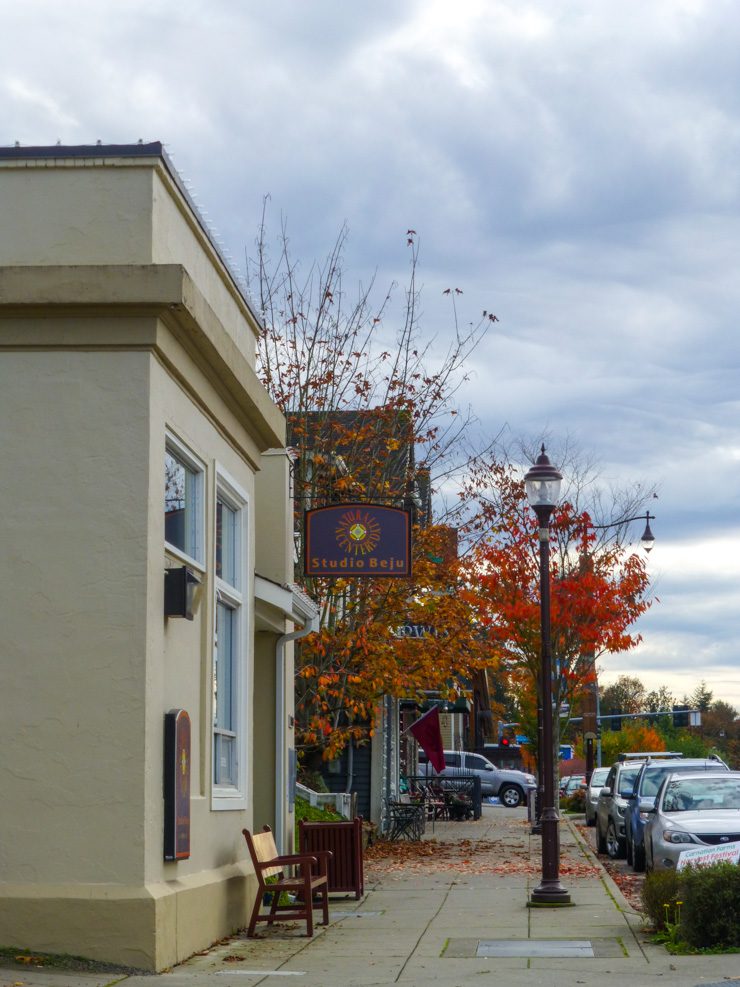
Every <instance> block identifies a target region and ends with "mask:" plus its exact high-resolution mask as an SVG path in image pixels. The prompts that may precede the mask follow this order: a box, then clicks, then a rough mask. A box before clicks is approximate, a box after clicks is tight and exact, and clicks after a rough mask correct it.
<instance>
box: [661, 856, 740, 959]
mask: <svg viewBox="0 0 740 987" xmlns="http://www.w3.org/2000/svg"><path fill="white" fill-rule="evenodd" d="M643 901H644V902H645V910H646V913H647V915H648V916H649V918H650V920H651V922H652V924H653V926H654V927H655V929H656V932H657V939H658V941H660V942H664V943H665V945H666V948H667V949H669V950H670V951H671V952H672V953H677V952H678V953H680V952H684V951H686V950H687V949H689V950H699V949H712V950H716V951H727V950H734V951H736V952H738V953H740V867H738V866H737V864H731V863H726V862H725V863H716V864H713V865H711V866H706V867H699V866H690V867H686V868H684V869H682V870H680V871H673V870H666V871H655V872H654V873H652V874H648V876H647V878H646V879H645V887H644V889H643ZM738 963H739V966H740V961H738Z"/></svg>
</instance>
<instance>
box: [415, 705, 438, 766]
mask: <svg viewBox="0 0 740 987" xmlns="http://www.w3.org/2000/svg"><path fill="white" fill-rule="evenodd" d="M409 733H411V734H413V736H414V739H415V740H416V742H417V743H418V744H419V746H420V747H421V749H422V750H423V751H424V753H425V754H426V756H427V757H428V758H429V763H430V764H431V765H432V767H433V768H434V770H435V771H437V772H440V773H441V772H442V771H443V770H444V766H445V755H444V750H443V749H442V730H441V729H440V726H439V707H437V706H432V708H431V709H430V710H429V711H428V712H426V713H425V714H424V715H423V716H420V717H419V719H418V720H417V721H416V723H413V724H412V725H411V726H410V727H409Z"/></svg>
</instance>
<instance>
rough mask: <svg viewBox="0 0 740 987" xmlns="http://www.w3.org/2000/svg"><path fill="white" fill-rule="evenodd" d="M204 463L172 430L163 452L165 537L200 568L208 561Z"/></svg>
mask: <svg viewBox="0 0 740 987" xmlns="http://www.w3.org/2000/svg"><path fill="white" fill-rule="evenodd" d="M205 472H206V471H205V466H204V465H203V463H202V462H201V461H200V460H199V459H198V458H197V456H195V455H194V454H193V453H192V452H191V451H190V450H189V449H188V447H187V446H186V445H184V444H183V443H182V442H181V441H180V440H179V439H177V438H175V436H174V435H172V434H171V433H170V432H168V433H167V435H166V438H165V451H164V540H165V544H166V546H167V548H168V549H169V550H170V551H172V552H174V553H175V554H176V555H178V556H180V557H182V558H183V559H185V560H186V561H188V562H195V563H196V564H197V565H198V566H199V567H200V568H202V567H203V564H204V560H205V539H204V537H203V529H204V516H205V497H204V490H205Z"/></svg>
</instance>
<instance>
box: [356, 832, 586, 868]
mask: <svg viewBox="0 0 740 987" xmlns="http://www.w3.org/2000/svg"><path fill="white" fill-rule="evenodd" d="M365 863H366V866H367V869H368V871H369V873H370V874H373V875H377V876H380V875H382V874H395V873H410V874H421V873H424V874H427V873H440V872H445V871H454V872H456V873H458V874H522V875H535V874H539V872H540V870H541V860H540V858H539V856H536V857H532V855H531V854H530V851H529V849H528V848H525V847H517V846H510V845H508V844H506V843H498V842H496V841H493V840H459V841H457V842H444V843H439V842H437V840H434V839H431V840H423V841H420V842H412V841H400V842H397V843H392V842H389V841H380V842H378V843H375V844H374V845H373V846H371V847H368V849H367V850H366V851H365ZM560 872H561V873H562V874H569V875H570V876H571V877H590V876H593V875H595V874H598V868H596V867H593V866H591V865H590V864H584V863H583V862H582V860H574V859H571V857H570V856H569V855H568V854H565V855H564V856H563V857H562V858H561V863H560Z"/></svg>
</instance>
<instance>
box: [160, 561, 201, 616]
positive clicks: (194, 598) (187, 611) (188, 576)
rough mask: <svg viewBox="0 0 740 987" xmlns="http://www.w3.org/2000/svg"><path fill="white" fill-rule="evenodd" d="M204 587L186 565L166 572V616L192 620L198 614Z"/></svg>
mask: <svg viewBox="0 0 740 987" xmlns="http://www.w3.org/2000/svg"><path fill="white" fill-rule="evenodd" d="M202 592H203V585H202V583H201V581H200V577H199V576H197V575H196V574H195V573H194V572H193V570H192V569H188V567H187V566H186V565H183V566H180V567H179V568H177V569H165V571H164V615H165V617H185V618H186V619H187V620H192V619H193V617H194V616H195V615H196V613H197V612H198V607H199V606H200V598H201V595H202Z"/></svg>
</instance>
